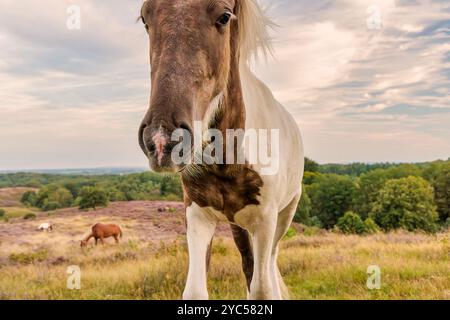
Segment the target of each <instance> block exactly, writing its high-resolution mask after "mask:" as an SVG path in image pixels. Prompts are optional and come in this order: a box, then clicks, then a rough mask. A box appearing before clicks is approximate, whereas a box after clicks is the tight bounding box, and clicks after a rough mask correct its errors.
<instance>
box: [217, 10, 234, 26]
mask: <svg viewBox="0 0 450 320" xmlns="http://www.w3.org/2000/svg"><path fill="white" fill-rule="evenodd" d="M232 16H233V15H232V13H231V12H225V13H224V14H223V15H221V16H220V18H219V19H218V20H217V25H219V26H222V27H223V26H226V25H227V24H228V22H230V20H231V17H232Z"/></svg>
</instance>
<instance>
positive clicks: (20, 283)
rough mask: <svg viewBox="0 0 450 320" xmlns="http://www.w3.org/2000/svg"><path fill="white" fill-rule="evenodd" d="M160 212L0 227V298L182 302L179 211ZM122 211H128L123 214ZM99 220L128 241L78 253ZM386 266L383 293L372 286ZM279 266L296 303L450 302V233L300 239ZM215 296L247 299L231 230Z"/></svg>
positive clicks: (218, 259) (61, 216) (286, 245)
mask: <svg viewBox="0 0 450 320" xmlns="http://www.w3.org/2000/svg"><path fill="white" fill-rule="evenodd" d="M170 205H172V206H175V207H176V209H177V211H176V212H175V213H158V212H157V205H155V204H154V203H148V202H138V203H115V204H112V205H111V206H110V207H109V208H107V209H101V210H98V211H97V212H79V211H78V210H76V209H68V210H63V211H61V212H59V213H58V214H55V215H53V216H52V219H53V222H54V223H55V231H54V232H53V233H40V232H38V231H37V230H35V228H36V225H38V224H39V223H41V222H42V221H44V219H45V218H43V217H39V218H38V219H37V220H36V221H24V220H22V219H17V220H15V221H12V222H10V223H5V222H2V223H0V299H179V298H180V297H181V294H182V290H183V287H184V282H185V278H186V270H187V252H186V244H185V236H184V233H185V231H184V223H183V212H182V206H181V205H178V204H175V203H171V204H170ZM124 212H126V214H124ZM96 221H111V222H115V223H119V224H121V225H122V227H123V229H124V231H125V232H124V233H125V237H124V240H123V242H122V243H121V244H120V245H119V246H116V245H113V244H112V242H110V244H108V245H106V246H104V247H100V246H99V247H93V246H91V247H89V248H88V249H87V250H85V251H82V250H81V249H80V247H79V245H78V242H77V240H78V239H79V238H80V237H81V235H82V234H83V233H85V232H86V231H87V230H88V229H89V226H90V225H91V224H93V223H94V222H96ZM71 265H78V266H79V267H80V268H81V286H82V288H81V290H75V291H72V290H69V289H67V287H66V282H67V277H68V275H67V273H66V272H67V267H68V266H71ZM370 265H378V266H379V267H380V268H381V289H380V290H369V289H367V287H366V281H367V278H368V275H367V274H366V272H367V268H368V266H370ZM280 268H281V272H282V274H283V275H284V276H285V280H286V283H287V285H288V287H289V288H290V290H291V295H292V298H293V299H450V234H449V233H447V234H439V235H435V236H432V235H424V234H409V233H394V234H387V235H386V234H377V235H372V236H367V237H359V236H344V235H339V234H334V233H328V232H323V231H316V232H311V230H308V232H307V233H306V234H299V235H297V236H294V237H292V238H290V239H288V240H284V241H283V244H282V250H281V256H280ZM209 290H210V295H211V298H212V299H245V298H246V289H245V284H244V278H243V274H242V272H241V269H240V258H239V255H238V252H237V250H236V249H235V248H234V245H233V243H232V240H231V239H230V238H229V232H228V230H227V227H226V226H221V227H220V228H219V232H218V238H217V239H216V240H215V242H214V246H213V258H212V267H211V271H210V275H209Z"/></svg>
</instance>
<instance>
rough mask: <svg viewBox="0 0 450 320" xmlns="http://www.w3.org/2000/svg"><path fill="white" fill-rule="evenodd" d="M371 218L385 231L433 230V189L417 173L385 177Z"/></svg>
mask: <svg viewBox="0 0 450 320" xmlns="http://www.w3.org/2000/svg"><path fill="white" fill-rule="evenodd" d="M371 218H372V219H373V220H374V221H375V222H376V223H377V224H378V225H379V226H380V227H381V228H382V229H383V230H385V231H391V230H395V229H400V228H402V229H406V230H408V231H415V230H418V229H419V230H424V231H427V232H434V231H435V230H436V222H437V219H438V215H437V212H436V206H435V204H434V194H433V189H432V187H431V186H430V184H429V183H428V182H427V181H426V180H424V179H423V178H419V177H412V176H410V177H408V178H402V179H395V180H389V181H388V182H386V184H385V186H384V187H383V188H382V189H381V190H380V192H379V194H378V197H377V200H376V201H375V203H374V205H373V210H372V212H371Z"/></svg>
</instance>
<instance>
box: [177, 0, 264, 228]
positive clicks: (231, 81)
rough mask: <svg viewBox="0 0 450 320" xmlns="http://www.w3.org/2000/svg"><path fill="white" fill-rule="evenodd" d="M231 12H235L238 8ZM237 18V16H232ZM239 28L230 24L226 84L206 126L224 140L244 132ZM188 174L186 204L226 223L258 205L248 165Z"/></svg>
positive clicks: (257, 184) (257, 181)
mask: <svg viewBox="0 0 450 320" xmlns="http://www.w3.org/2000/svg"><path fill="white" fill-rule="evenodd" d="M235 10H239V5H237V6H236V8H235ZM235 13H236V14H238V12H235ZM238 39H239V24H238V23H237V21H232V22H231V27H230V55H231V59H230V60H229V63H230V66H229V75H228V84H227V89H226V91H225V96H224V99H223V101H222V105H220V106H219V109H218V112H217V113H216V114H215V115H214V116H213V118H212V119H211V121H210V123H209V127H210V129H219V130H220V131H221V132H222V136H223V137H226V136H227V130H229V129H233V130H239V129H242V130H244V129H245V120H246V113H245V105H244V98H243V94H242V87H241V80H240V73H239V62H240V56H239V42H238ZM225 140H226V139H224V145H223V150H224V159H225V158H226V154H225V153H226V150H227V145H226V143H227V141H225ZM238 145H239V143H237V141H235V143H234V146H235V150H234V154H235V155H234V156H235V160H236V159H237V153H238ZM190 171H192V170H184V171H183V172H182V181H183V185H184V190H185V193H186V195H187V198H188V204H190V203H192V202H195V203H196V204H197V205H199V206H200V207H212V208H214V209H215V210H217V211H220V212H222V213H224V214H225V216H226V217H227V218H228V220H229V221H230V222H234V215H235V214H236V213H237V212H239V211H241V210H242V209H244V208H245V207H247V206H249V205H259V201H258V199H257V197H258V196H260V195H261V194H260V189H261V187H262V186H263V180H262V178H261V177H260V176H259V174H258V173H257V172H256V171H254V170H253V169H252V168H251V166H249V165H248V164H243V165H239V164H236V165H201V166H197V167H196V168H195V170H194V171H195V172H196V173H195V174H194V175H192V174H191V172H190Z"/></svg>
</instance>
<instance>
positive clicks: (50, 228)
mask: <svg viewBox="0 0 450 320" xmlns="http://www.w3.org/2000/svg"><path fill="white" fill-rule="evenodd" d="M38 230H39V231H44V232H50V231H53V224H52V223H51V222H45V223H42V224H41V225H40V226H39V228H38Z"/></svg>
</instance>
